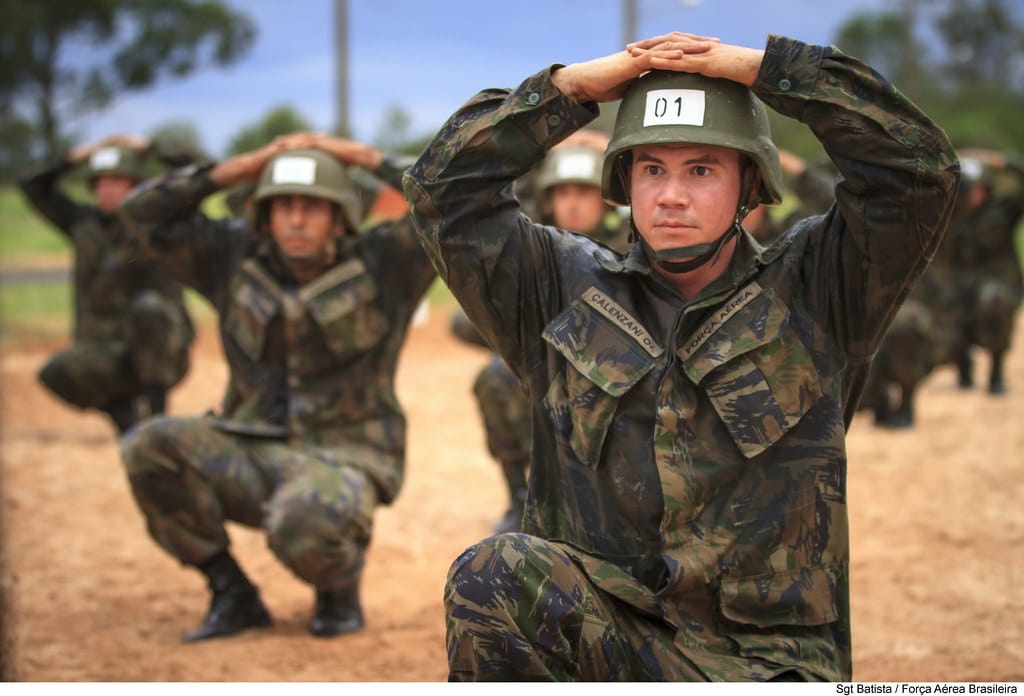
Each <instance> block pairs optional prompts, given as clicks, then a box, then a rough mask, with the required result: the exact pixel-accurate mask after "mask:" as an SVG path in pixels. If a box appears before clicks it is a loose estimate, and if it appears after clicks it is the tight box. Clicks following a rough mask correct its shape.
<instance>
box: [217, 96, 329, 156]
mask: <svg viewBox="0 0 1024 696" xmlns="http://www.w3.org/2000/svg"><path fill="white" fill-rule="evenodd" d="M310 130H313V127H312V126H311V125H310V124H309V121H308V120H307V119H306V118H305V117H304V116H302V115H301V114H299V113H298V112H297V111H295V109H293V108H292V107H290V106H288V105H286V104H282V105H281V106H276V107H274V108H273V109H271V110H270V111H268V112H267V114H266V115H265V116H264V117H263V118H261V119H260V120H259V121H257V122H256V123H254V124H252V125H251V126H246V127H244V128H243V129H242V130H241V131H239V133H238V135H236V136H235V137H234V138H232V139H231V141H230V142H229V143H228V154H229V155H238V154H241V153H243V152H249V151H251V150H255V149H257V148H260V147H263V146H264V145H266V144H267V143H269V142H270V141H271V140H273V139H274V138H276V137H277V136H279V135H288V134H289V133H298V132H300V131H310Z"/></svg>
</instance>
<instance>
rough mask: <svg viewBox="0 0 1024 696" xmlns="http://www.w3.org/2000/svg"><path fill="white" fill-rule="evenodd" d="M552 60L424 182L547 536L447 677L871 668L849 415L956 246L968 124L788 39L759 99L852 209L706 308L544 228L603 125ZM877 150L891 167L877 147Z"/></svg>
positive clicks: (468, 559)
mask: <svg viewBox="0 0 1024 696" xmlns="http://www.w3.org/2000/svg"><path fill="white" fill-rule="evenodd" d="M550 74H551V69H547V70H543V71H541V72H540V73H538V74H537V75H535V76H533V77H530V78H528V79H527V80H526V81H525V82H524V83H523V84H522V85H521V86H520V87H518V88H517V89H515V90H512V91H509V90H501V89H491V90H486V91H484V92H481V93H480V94H478V95H477V96H476V97H475V98H473V99H471V100H470V101H469V102H467V104H466V105H465V106H464V107H463V108H462V109H461V110H460V111H459V112H458V113H457V114H455V115H454V116H453V117H452V118H451V119H450V120H449V122H448V123H447V124H446V125H445V126H444V127H443V128H442V129H441V131H440V133H439V134H438V136H437V138H436V139H435V140H434V142H433V143H432V144H431V145H430V146H428V148H427V150H426V151H425V152H424V154H423V156H422V157H421V159H420V160H419V162H418V163H417V164H416V165H414V166H413V167H412V169H410V171H409V173H408V174H407V175H406V178H405V190H406V196H407V198H408V199H409V201H410V203H411V205H412V209H413V214H414V216H415V217H416V224H417V228H418V229H419V231H420V234H421V235H422V237H423V240H424V244H425V246H426V249H427V252H428V254H429V255H430V257H431V259H432V260H433V262H434V264H435V265H436V266H437V268H438V271H439V273H440V274H441V276H442V278H443V279H444V280H445V282H446V283H448V285H449V286H450V288H451V289H452V291H453V293H454V294H455V296H456V298H457V299H458V300H459V302H460V303H461V304H462V306H463V307H464V309H465V311H466V313H467V315H468V316H469V317H470V319H471V320H472V321H473V323H474V324H475V325H476V326H477V327H478V328H479V329H480V331H481V333H482V334H483V335H484V337H485V338H486V340H487V341H488V343H489V344H490V345H492V346H494V347H495V349H496V350H498V351H499V352H500V354H501V355H502V356H503V357H504V358H505V359H506V360H507V361H508V363H509V365H510V366H511V368H512V369H513V371H514V372H515V373H516V374H517V376H519V377H520V378H521V379H522V380H523V381H524V382H525V383H526V385H527V387H528V390H529V394H530V401H531V415H532V424H533V448H532V458H531V462H530V486H529V497H528V499H527V505H526V519H525V525H524V527H525V531H526V532H527V534H521V535H500V536H496V537H491V538H489V539H487V540H484V541H483V542H480V543H479V544H477V545H475V546H473V547H471V548H470V549H468V550H467V551H465V552H464V553H463V554H462V555H461V556H460V557H459V558H458V559H457V560H456V561H455V562H454V564H453V565H452V567H451V570H450V572H449V576H448V581H447V583H446V588H445V605H446V621H447V629H448V635H447V643H448V658H449V666H450V678H451V679H453V680H461V679H499V680H500V679H506V680H508V679H522V678H527V679H581V678H589V679H629V680H647V679H714V680H737V679H754V680H763V679H772V678H786V677H787V676H796V677H802V678H808V679H827V680H832V681H848V680H850V678H851V653H850V647H851V646H850V607H849V539H848V532H847V527H848V522H847V511H846V453H845V434H846V427H847V425H848V424H849V421H850V419H851V417H852V414H853V412H854V409H855V406H856V404H857V400H858V397H859V395H860V390H861V387H862V386H863V383H864V378H865V373H866V370H867V366H868V364H869V361H870V358H871V355H872V354H873V352H874V350H875V348H876V347H877V345H878V342H879V339H880V337H881V335H882V333H883V332H884V330H885V328H886V325H887V324H888V322H889V321H890V319H891V318H892V315H893V313H894V312H895V310H896V307H897V306H898V305H899V303H900V302H901V301H902V300H903V298H904V297H905V296H906V293H907V291H908V290H909V288H910V286H911V285H912V283H913V282H914V281H915V280H916V278H917V277H918V276H919V274H920V273H921V271H922V270H923V269H924V267H925V265H926V264H927V262H928V260H929V259H930V258H931V256H932V254H933V253H934V252H935V248H936V246H937V245H938V243H939V241H940V239H941V237H942V234H943V232H944V231H945V228H946V224H947V221H948V209H949V206H950V205H951V203H952V200H953V198H954V190H955V185H956V179H957V161H956V156H955V154H954V152H953V150H952V148H951V146H950V144H949V142H948V140H947V138H946V136H945V134H944V133H943V132H942V131H941V130H940V129H939V128H937V127H936V126H935V125H934V124H932V123H931V122H930V121H929V120H928V119H927V117H926V116H925V115H924V114H922V113H921V112H920V111H919V110H918V109H917V108H916V107H914V106H913V105H912V104H911V103H909V102H908V101H907V100H906V98H905V97H903V96H902V95H901V94H900V93H899V92H897V91H896V90H895V89H893V88H892V86H891V85H889V84H888V83H887V82H885V81H884V80H881V79H879V77H878V76H877V75H876V74H875V73H874V72H873V71H871V70H869V69H868V68H867V67H866V66H864V65H863V64H862V63H860V62H858V61H856V60H854V59H851V58H849V57H847V56H845V55H844V54H842V53H840V52H839V51H838V50H837V49H835V48H826V47H818V46H810V45H806V44H803V43H800V42H797V41H793V40H790V39H785V38H782V37H777V36H772V37H770V38H769V41H768V44H767V47H766V52H765V57H764V62H763V65H762V67H761V71H760V74H759V76H758V80H757V83H756V84H755V86H754V88H753V91H754V92H755V93H756V94H757V95H758V96H759V97H761V98H762V99H763V100H764V101H765V102H767V103H768V104H769V105H770V106H772V107H773V108H774V109H775V110H776V111H779V112H780V113H782V114H784V115H787V116H790V117H794V118H797V117H802V118H803V119H804V122H805V123H806V124H807V125H808V126H809V127H810V128H811V129H812V130H813V131H814V132H815V134H816V135H817V137H818V138H819V140H821V141H822V142H823V144H824V145H825V148H826V150H827V151H828V152H829V154H830V156H831V157H832V159H833V160H834V161H835V162H836V164H837V165H838V167H839V168H840V170H841V171H842V173H843V177H844V178H843V180H842V182H841V183H840V184H839V186H838V187H837V190H836V195H837V204H836V206H835V207H833V208H832V209H831V210H830V211H829V212H828V213H827V214H826V215H825V216H823V217H819V218H809V219H808V220H806V221H804V222H802V223H801V224H798V225H796V226H795V227H794V228H793V229H791V230H789V231H788V232H787V233H786V234H785V235H783V237H782V238H780V239H779V240H778V241H777V242H776V243H775V244H774V245H773V246H772V247H770V248H768V249H767V250H764V251H762V252H760V253H756V252H755V249H756V247H755V246H754V245H752V244H751V241H750V238H749V237H742V238H741V240H740V243H739V245H738V247H737V249H736V252H735V255H734V257H733V259H732V263H731V266H730V268H729V269H728V270H727V271H726V272H725V273H724V274H723V275H722V276H721V277H719V278H718V279H717V280H716V281H714V282H712V283H711V284H710V285H709V286H707V287H706V288H705V289H704V290H702V291H701V292H700V293H699V294H698V295H697V296H696V297H693V298H683V297H682V296H681V295H680V294H679V293H678V292H676V291H675V290H674V289H673V288H672V287H671V286H670V285H669V284H668V283H667V282H666V281H664V280H662V278H661V276H660V275H659V274H657V273H656V272H653V271H652V268H651V265H650V263H649V262H648V259H647V257H646V256H645V255H644V254H643V253H642V248H641V246H640V245H635V246H634V247H633V248H632V250H631V251H630V253H629V254H628V255H627V256H625V257H624V258H623V257H620V256H618V255H616V254H612V253H610V252H608V251H606V250H604V249H603V248H601V247H599V246H598V245H597V244H595V243H592V242H588V241H587V240H585V239H584V238H582V237H578V236H572V235H568V234H565V233H562V232H559V231H557V230H554V229H552V228H547V227H542V226H538V225H534V224H531V223H530V222H529V221H528V220H527V219H525V218H523V217H521V216H520V215H519V209H518V206H517V203H516V200H515V199H514V198H513V197H512V196H511V195H509V191H510V187H509V184H510V183H511V182H512V181H513V180H515V178H516V177H517V176H519V175H520V174H521V173H522V172H523V171H525V170H526V169H528V168H529V167H530V166H532V165H533V163H534V162H536V161H537V160H538V159H539V158H540V157H542V156H543V154H544V151H545V150H546V149H547V148H548V147H550V146H552V145H553V144H555V143H557V142H558V141H559V140H560V139H561V138H563V137H565V136H566V134H568V133H570V132H571V131H573V130H574V129H577V128H579V127H581V126H582V125H584V124H585V123H587V122H588V121H590V120H591V119H593V118H594V116H595V114H596V107H595V105H593V104H586V103H577V102H574V101H572V100H571V99H568V98H566V97H565V96H564V95H563V94H561V93H560V92H559V91H558V89H557V88H556V87H555V86H554V85H553V84H552V82H551V78H550ZM867 155H869V156H867Z"/></svg>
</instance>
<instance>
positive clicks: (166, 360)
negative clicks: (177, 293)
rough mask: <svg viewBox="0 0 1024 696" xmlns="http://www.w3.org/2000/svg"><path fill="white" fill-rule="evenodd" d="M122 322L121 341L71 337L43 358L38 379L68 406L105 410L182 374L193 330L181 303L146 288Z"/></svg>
mask: <svg viewBox="0 0 1024 696" xmlns="http://www.w3.org/2000/svg"><path fill="white" fill-rule="evenodd" d="M123 321H124V324H123V326H122V329H123V330H122V332H121V335H122V336H123V337H124V338H123V339H122V340H88V339H81V340H76V341H75V342H74V344H73V345H72V346H71V347H70V348H69V349H67V350H65V351H62V352H60V353H58V354H56V355H55V356H53V357H52V358H50V360H49V361H47V363H46V364H45V365H44V366H43V368H42V370H40V372H39V380H40V381H41V382H42V383H43V384H44V385H45V386H46V387H47V388H48V389H49V390H50V391H51V392H52V393H54V394H55V395H57V396H58V397H60V398H61V399H63V400H64V401H66V402H68V403H69V404H71V405H73V406H77V407H78V408H97V409H105V408H107V407H109V406H110V405H111V404H113V403H116V402H119V401H121V400H124V399H130V398H133V397H134V396H136V395H138V394H140V393H142V392H143V391H145V390H147V389H163V390H167V389H170V388H171V387H173V386H174V385H176V384H177V383H178V382H180V381H181V380H182V379H183V378H184V377H185V374H186V373H187V372H188V367H189V348H190V346H191V345H192V341H193V339H194V338H195V332H194V330H193V327H192V322H191V320H190V319H189V318H188V315H187V314H185V312H184V311H183V310H182V308H181V306H180V305H177V304H174V303H171V302H168V301H167V300H166V299H165V298H163V297H162V296H161V295H159V294H158V293H156V292H145V293H142V294H140V295H139V297H138V298H136V300H135V301H134V302H133V303H132V306H131V309H130V311H129V312H128V313H127V315H126V316H125V317H124V319H123Z"/></svg>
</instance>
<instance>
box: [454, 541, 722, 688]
mask: <svg viewBox="0 0 1024 696" xmlns="http://www.w3.org/2000/svg"><path fill="white" fill-rule="evenodd" d="M444 603H445V625H446V629H447V635H446V642H447V647H448V667H449V675H448V678H449V680H450V681H524V680H531V681H575V680H585V681H694V680H701V681H702V680H704V679H705V677H704V676H703V674H702V673H701V671H700V670H698V669H697V668H696V666H694V665H693V664H692V663H691V662H690V661H689V660H688V659H687V658H686V657H685V656H684V655H683V654H682V653H681V652H680V651H679V649H678V648H677V647H676V646H675V644H674V639H675V629H674V628H673V627H672V626H671V625H670V624H668V623H667V622H665V621H664V620H662V619H661V618H659V617H655V616H649V615H646V614H643V613H641V612H640V611H638V610H636V609H635V608H633V607H631V606H629V605H628V604H625V603H624V602H622V601H620V600H618V599H616V598H615V597H613V596H612V595H610V594H608V593H607V592H604V591H603V590H601V589H600V588H598V587H596V586H595V585H594V584H593V583H592V582H591V580H590V579H589V578H588V576H587V574H586V573H585V572H584V571H583V570H582V569H581V568H580V567H579V566H577V565H576V564H575V563H574V562H573V560H572V559H571V558H570V557H569V555H568V554H566V553H565V552H564V551H563V550H561V549H560V548H559V547H558V546H557V545H555V544H551V543H549V542H547V541H545V540H543V539H540V538H538V537H534V536H528V535H526V534H501V535H498V536H493V537H490V538H488V539H484V540H483V541H481V542H480V543H478V544H476V545H475V546H472V547H470V548H469V549H467V550H466V551H465V552H463V553H462V555H461V556H459V558H457V559H456V560H455V562H454V563H453V564H452V567H451V569H450V570H449V572H448V579H447V582H446V583H445V590H444Z"/></svg>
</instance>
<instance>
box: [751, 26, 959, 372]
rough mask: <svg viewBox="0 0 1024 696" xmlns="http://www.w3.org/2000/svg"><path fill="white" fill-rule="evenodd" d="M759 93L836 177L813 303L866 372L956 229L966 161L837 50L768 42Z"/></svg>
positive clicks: (816, 236)
mask: <svg viewBox="0 0 1024 696" xmlns="http://www.w3.org/2000/svg"><path fill="white" fill-rule="evenodd" d="M754 91H755V93H756V94H757V95H758V96H759V97H761V98H762V99H763V100H764V101H765V102H766V103H767V104H768V105H769V106H771V107H772V108H773V109H775V110H776V111H778V112H779V113H781V114H783V115H785V116H789V117H791V118H795V119H797V120H799V121H801V122H803V123H805V124H806V125H807V126H808V127H810V129H811V130H812V131H813V132H814V134H815V136H816V137H817V138H818V140H820V141H821V143H822V145H823V146H824V148H825V150H826V152H827V154H828V156H829V157H830V159H831V160H832V161H833V163H834V164H835V165H836V167H837V169H838V170H839V173H840V177H839V181H838V184H837V185H836V189H835V198H836V203H835V205H834V206H833V207H832V208H831V209H830V210H829V211H828V213H827V214H826V215H825V216H824V217H823V218H821V219H820V221H818V222H817V223H815V224H816V227H815V229H812V230H811V231H810V237H809V242H808V246H807V252H806V253H805V255H804V257H803V268H802V273H803V277H804V282H805V287H806V293H807V298H808V304H809V306H810V307H812V311H814V312H815V313H816V314H817V315H818V316H819V317H821V319H822V320H823V321H825V322H827V324H828V326H829V327H830V329H831V333H832V335H834V336H835V338H836V341H837V342H838V345H839V347H840V349H842V350H844V351H845V352H846V354H847V357H848V359H849V360H850V361H851V362H864V363H866V362H867V361H869V360H870V359H871V356H872V355H873V354H874V351H875V349H876V348H877V346H878V343H879V341H880V340H881V337H882V335H883V334H884V332H885V330H886V328H887V327H888V325H889V323H890V321H891V320H892V317H893V315H894V314H895V312H896V310H897V309H898V307H899V305H900V304H901V303H902V302H903V300H904V299H905V297H906V295H907V293H908V292H909V291H910V289H911V287H912V286H913V284H914V282H915V281H916V280H917V278H918V277H919V276H920V275H921V273H922V271H923V270H924V269H925V267H926V265H927V264H928V262H929V261H930V260H931V259H932V258H933V256H934V255H935V252H936V249H937V248H938V245H939V243H940V242H941V240H942V237H943V235H944V234H945V231H946V228H947V226H948V224H949V219H950V213H951V211H952V207H953V204H954V202H955V199H956V191H957V183H958V178H959V162H958V160H957V158H956V155H955V153H954V151H953V147H952V145H951V144H950V142H949V140H948V138H947V137H946V135H945V133H944V132H943V131H942V130H941V129H940V128H939V127H938V126H936V125H935V124H934V123H933V122H932V121H931V120H930V119H929V118H928V117H927V116H926V115H925V114H924V113H922V112H921V111H920V110H919V109H918V108H917V107H916V106H915V105H914V104H913V103H911V102H910V101H909V100H908V99H907V98H906V97H905V96H903V95H902V94H901V93H900V92H899V91H898V90H897V89H896V88H895V87H893V85H891V84H890V83H889V82H888V81H887V80H886V79H885V78H884V77H882V76H881V75H879V74H878V73H876V72H874V71H873V70H872V69H871V68H869V67H868V66H866V65H865V64H863V63H861V62H860V61H857V60H856V59H853V58H851V57H849V56H846V55H845V54H843V53H842V52H840V51H839V50H838V49H836V48H835V47H821V46H811V45H807V44H804V43H801V42H798V41H794V40H792V39H786V38H783V37H778V36H771V37H769V40H768V44H767V46H766V49H765V58H764V61H763V62H762V66H761V72H760V74H759V75H758V79H757V82H756V83H755V85H754Z"/></svg>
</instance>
